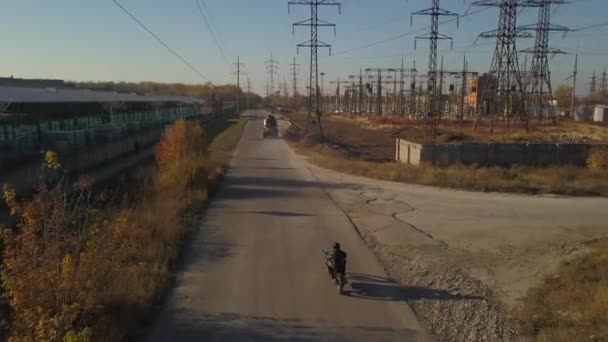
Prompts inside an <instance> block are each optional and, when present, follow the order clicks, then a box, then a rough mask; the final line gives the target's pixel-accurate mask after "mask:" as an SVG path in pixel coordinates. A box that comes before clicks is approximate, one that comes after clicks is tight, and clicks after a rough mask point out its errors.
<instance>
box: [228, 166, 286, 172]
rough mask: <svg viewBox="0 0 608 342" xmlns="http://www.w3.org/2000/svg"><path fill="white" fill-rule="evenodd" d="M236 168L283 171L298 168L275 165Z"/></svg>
mask: <svg viewBox="0 0 608 342" xmlns="http://www.w3.org/2000/svg"><path fill="white" fill-rule="evenodd" d="M235 170H281V171H292V170H297V169H295V168H293V167H274V166H262V167H248V166H245V167H236V168H235Z"/></svg>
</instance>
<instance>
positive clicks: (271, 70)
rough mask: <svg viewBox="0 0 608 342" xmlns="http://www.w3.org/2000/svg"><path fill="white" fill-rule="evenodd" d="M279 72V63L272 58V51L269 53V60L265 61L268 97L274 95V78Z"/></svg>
mask: <svg viewBox="0 0 608 342" xmlns="http://www.w3.org/2000/svg"><path fill="white" fill-rule="evenodd" d="M278 70H279V62H278V61H276V60H275V59H274V58H273V57H272V51H271V52H270V59H269V60H267V61H266V72H268V80H267V81H268V90H267V94H268V95H269V96H273V95H274V76H275V75H276V74H277V72H278Z"/></svg>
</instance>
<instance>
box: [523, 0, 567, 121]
mask: <svg viewBox="0 0 608 342" xmlns="http://www.w3.org/2000/svg"><path fill="white" fill-rule="evenodd" d="M529 1H533V2H536V4H537V6H538V22H537V23H536V24H535V25H524V26H521V27H520V28H519V29H520V30H529V31H536V39H535V43H534V47H533V48H530V49H525V50H523V52H527V53H531V54H532V55H533V57H532V65H531V67H530V73H531V84H530V85H529V86H530V89H529V90H528V94H529V95H530V98H531V101H530V102H532V103H533V104H534V106H533V107H532V108H531V112H532V113H531V114H532V115H533V116H537V117H538V118H539V120H542V118H543V116H545V110H544V109H545V108H547V109H548V111H549V113H548V116H549V117H551V120H552V121H553V123H556V117H555V109H554V107H553V105H552V104H551V105H550V104H549V103H547V102H548V100H553V89H552V87H551V71H550V69H549V55H550V54H551V55H554V54H564V53H565V52H564V51H562V50H559V49H554V48H550V47H549V33H550V32H552V31H561V32H568V31H570V30H569V29H568V28H567V27H565V26H560V25H554V24H551V5H552V4H555V5H561V4H565V3H566V2H565V1H564V0H529Z"/></svg>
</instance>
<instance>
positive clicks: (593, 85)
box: [589, 70, 597, 96]
mask: <svg viewBox="0 0 608 342" xmlns="http://www.w3.org/2000/svg"><path fill="white" fill-rule="evenodd" d="M595 95H597V76H596V75H595V70H593V76H591V83H589V96H595Z"/></svg>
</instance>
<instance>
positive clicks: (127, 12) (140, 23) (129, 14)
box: [112, 0, 211, 82]
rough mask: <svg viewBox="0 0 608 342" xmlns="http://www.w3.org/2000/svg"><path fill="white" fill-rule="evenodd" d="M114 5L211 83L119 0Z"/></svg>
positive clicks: (114, 0) (207, 79) (114, 1)
mask: <svg viewBox="0 0 608 342" xmlns="http://www.w3.org/2000/svg"><path fill="white" fill-rule="evenodd" d="M112 2H113V3H115V4H116V6H118V7H119V8H120V9H121V10H122V11H123V12H125V13H126V14H127V15H128V16H129V17H130V18H131V19H133V21H135V22H136V23H137V24H139V26H141V27H142V28H143V29H144V30H146V32H148V33H149V34H150V35H151V36H152V37H154V38H155V39H156V40H157V41H158V42H159V43H161V44H162V45H163V46H164V47H165V48H166V49H167V50H169V52H171V53H172V54H173V55H174V56H175V57H177V58H178V59H179V60H180V61H182V63H184V64H185V65H186V66H187V67H188V68H190V69H191V70H192V71H194V72H195V73H196V74H197V75H198V76H200V77H201V78H202V79H203V80H205V81H209V82H211V80H210V79H209V78H207V77H206V76H205V75H203V73H202V72H200V71H199V70H198V69H197V68H196V67H194V65H192V64H191V63H190V62H188V61H187V60H186V59H185V58H184V57H182V56H181V55H180V54H179V53H177V52H176V51H175V50H173V49H172V48H171V47H170V46H169V45H167V43H165V42H164V41H163V40H162V39H161V38H160V37H159V36H157V35H156V34H155V33H154V32H152V31H151V30H150V29H149V28H148V27H146V25H144V23H142V22H141V21H140V20H139V19H137V18H136V17H135V16H134V15H133V14H131V12H129V11H128V10H127V9H126V8H125V7H124V6H123V5H121V4H120V3H119V2H118V1H117V0H112Z"/></svg>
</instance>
